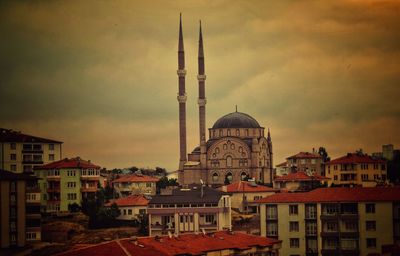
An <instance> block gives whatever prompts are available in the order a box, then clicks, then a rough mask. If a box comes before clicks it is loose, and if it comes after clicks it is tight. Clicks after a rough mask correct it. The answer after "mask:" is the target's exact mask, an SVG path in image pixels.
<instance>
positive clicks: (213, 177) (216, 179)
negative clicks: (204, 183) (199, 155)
mask: <svg viewBox="0 0 400 256" xmlns="http://www.w3.org/2000/svg"><path fill="white" fill-rule="evenodd" d="M212 181H213V182H218V174H217V173H214V174H213V175H212Z"/></svg>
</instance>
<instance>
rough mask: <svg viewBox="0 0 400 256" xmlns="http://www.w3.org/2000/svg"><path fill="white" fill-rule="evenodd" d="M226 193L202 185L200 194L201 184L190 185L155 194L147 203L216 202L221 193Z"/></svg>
mask: <svg viewBox="0 0 400 256" xmlns="http://www.w3.org/2000/svg"><path fill="white" fill-rule="evenodd" d="M226 194H227V193H225V192H221V191H219V190H216V189H213V188H210V187H207V186H205V187H203V196H201V185H191V186H190V187H189V188H176V189H174V190H172V194H171V195H156V196H154V197H153V198H152V199H151V200H150V203H149V204H164V203H167V204H168V203H171V204H174V203H176V204H190V203H194V204H195V203H218V202H219V200H220V199H221V197H222V196H223V195H226Z"/></svg>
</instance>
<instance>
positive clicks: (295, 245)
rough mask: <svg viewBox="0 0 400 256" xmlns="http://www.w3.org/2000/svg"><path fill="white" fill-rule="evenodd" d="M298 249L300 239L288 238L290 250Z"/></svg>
mask: <svg viewBox="0 0 400 256" xmlns="http://www.w3.org/2000/svg"><path fill="white" fill-rule="evenodd" d="M299 247H300V239H298V238H290V248H299Z"/></svg>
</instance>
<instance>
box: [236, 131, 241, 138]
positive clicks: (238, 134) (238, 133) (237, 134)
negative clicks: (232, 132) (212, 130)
mask: <svg viewBox="0 0 400 256" xmlns="http://www.w3.org/2000/svg"><path fill="white" fill-rule="evenodd" d="M236 136H238V137H239V136H240V131H239V129H236Z"/></svg>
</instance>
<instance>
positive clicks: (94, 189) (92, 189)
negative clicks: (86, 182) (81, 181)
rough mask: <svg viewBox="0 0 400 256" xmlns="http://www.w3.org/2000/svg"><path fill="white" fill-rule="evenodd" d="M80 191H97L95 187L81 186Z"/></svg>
mask: <svg viewBox="0 0 400 256" xmlns="http://www.w3.org/2000/svg"><path fill="white" fill-rule="evenodd" d="M81 192H84V193H88V192H97V187H87V188H81Z"/></svg>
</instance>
